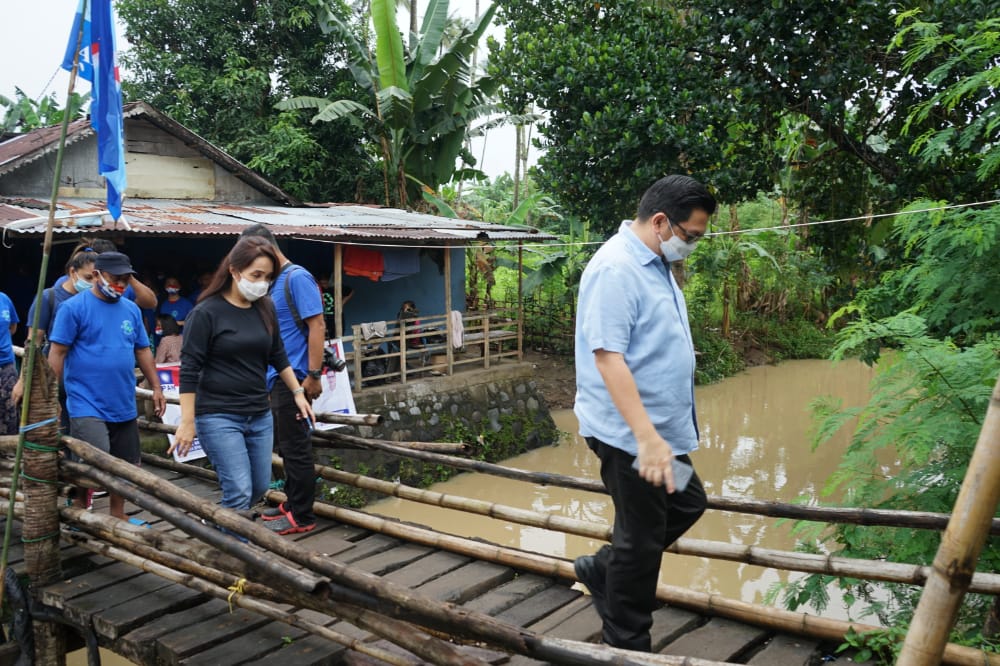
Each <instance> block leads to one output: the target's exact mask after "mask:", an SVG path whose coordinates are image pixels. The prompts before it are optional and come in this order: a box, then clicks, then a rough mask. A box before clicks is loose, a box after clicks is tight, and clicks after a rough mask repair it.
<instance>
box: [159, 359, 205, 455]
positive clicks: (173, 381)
mask: <svg viewBox="0 0 1000 666" xmlns="http://www.w3.org/2000/svg"><path fill="white" fill-rule="evenodd" d="M156 374H157V375H158V376H159V378H160V386H162V387H163V395H164V396H165V397H168V398H178V397H180V394H181V393H180V390H181V376H180V375H181V366H180V364H179V363H164V364H162V365H157V366H156ZM163 422H164V423H168V424H170V425H177V424H178V423H180V422H181V407H180V405H171V404H169V403H168V404H167V411H165V412H164V413H163ZM167 439H169V440H170V444H171V445H172V444H173V443H174V436H173V435H167ZM206 455H208V454H206V453H205V452H204V451H203V450H202V448H201V444H200V443H199V442H198V438H197V437H195V438H194V444H192V445H191V450H190V451H188V452H187V455H185V456H179V455H177V451H174V460H176V461H177V462H187V461H188V460H197V459H198V458H204V457H206Z"/></svg>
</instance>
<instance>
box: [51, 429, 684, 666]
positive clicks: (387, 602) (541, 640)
mask: <svg viewBox="0 0 1000 666" xmlns="http://www.w3.org/2000/svg"><path fill="white" fill-rule="evenodd" d="M63 442H64V443H66V445H67V446H68V447H69V448H70V449H71V450H72V451H73V452H74V453H75V454H77V455H78V456H80V458H82V459H83V460H85V461H86V462H88V463H90V464H91V465H96V466H99V467H100V469H98V468H97V467H88V466H87V465H82V464H79V463H70V462H66V461H64V462H63V465H65V466H66V468H67V469H69V470H71V471H73V472H74V473H77V474H81V475H85V476H90V477H91V478H94V479H95V480H96V481H98V482H99V483H102V484H104V485H106V487H108V488H109V489H110V490H114V491H115V492H117V493H119V494H121V495H123V496H125V498H126V499H128V500H129V501H132V502H133V503H135V504H137V505H138V506H140V507H143V508H146V509H148V510H150V511H152V512H153V513H155V514H157V515H159V516H161V517H163V518H164V519H166V520H167V521H168V522H170V523H171V524H174V525H178V523H180V522H182V519H181V517H180V512H179V511H178V510H177V509H180V510H182V511H190V512H192V513H195V514H197V515H200V516H202V517H203V518H208V519H211V520H213V521H215V522H216V523H217V524H218V525H220V526H222V527H224V528H226V529H227V530H231V531H233V532H236V533H237V534H240V535H242V536H245V537H247V538H249V539H250V540H251V541H253V542H254V543H256V544H257V545H259V546H261V547H263V548H266V549H267V550H268V551H270V553H271V554H269V555H267V556H264V555H260V554H258V553H256V552H254V551H255V549H250V548H246V547H238V548H236V547H233V544H235V543H237V542H235V541H233V540H230V539H227V538H226V537H224V536H223V535H221V533H216V534H217V535H218V536H215V535H212V534H209V535H207V536H208V538H205V536H203V535H202V534H199V535H198V536H199V538H205V540H206V541H209V542H210V543H213V545H215V546H216V547H221V548H222V549H224V550H226V551H227V552H229V554H231V555H233V556H235V557H239V558H241V559H244V560H245V561H246V562H247V563H248V564H250V565H252V566H253V567H254V570H255V571H256V572H258V574H263V575H267V574H269V573H271V570H272V569H273V567H274V564H275V563H276V562H278V558H275V557H273V555H278V556H279V557H281V558H284V559H287V560H289V561H292V562H295V563H297V564H299V565H301V566H303V567H306V568H307V569H309V570H310V571H312V572H316V573H318V574H320V575H323V576H327V577H329V579H330V580H331V581H332V583H331V584H329V586H328V587H326V588H324V589H323V590H322V592H324V593H328V594H330V595H331V596H333V598H335V599H337V600H338V601H343V602H345V603H350V604H356V605H361V606H364V607H365V608H369V609H370V610H374V611H377V612H380V613H383V614H386V615H389V616H391V617H396V618H399V619H403V620H407V621H413V622H416V623H418V624H420V625H422V626H426V627H429V628H431V629H436V630H439V631H444V632H447V633H449V634H454V635H458V636H461V637H465V638H471V639H475V640H481V641H485V642H487V643H490V644H493V645H497V646H499V647H501V648H502V649H505V650H508V651H511V652H516V653H518V654H522V655H525V656H528V657H533V658H536V659H543V660H551V659H555V658H557V657H558V658H559V659H560V660H564V659H567V655H572V660H573V662H574V663H577V664H604V663H609V659H611V656H609V655H610V654H611V653H613V658H614V663H616V664H641V663H650V664H691V663H693V662H691V661H690V660H688V661H683V659H685V658H675V660H674V661H669V660H664V659H665V658H662V657H661V656H660V655H649V656H647V655H641V654H639V653H631V652H627V651H619V652H614V651H613V650H611V649H603V650H600V651H598V652H595V651H594V647H595V646H592V645H587V644H585V643H580V642H577V641H559V640H557V639H550V638H548V637H545V636H540V635H538V634H536V633H534V632H532V631H530V630H527V629H524V628H522V627H517V626H514V625H511V624H509V623H506V622H503V621H501V620H498V619H496V618H493V617H490V616H488V615H485V614H483V613H478V612H474V611H469V610H468V609H463V608H459V607H456V606H455V605H454V604H451V603H442V602H438V601H435V600H432V599H428V598H427V597H425V596H423V595H422V594H421V593H419V592H415V591H413V590H409V589H407V588H405V587H403V586H401V585H398V584H395V583H392V582H389V581H386V580H384V579H382V578H381V577H379V576H375V575H372V574H369V573H367V572H364V571H358V570H356V569H353V568H351V567H349V566H347V565H345V564H342V563H340V562H337V561H335V560H332V559H330V558H328V557H325V556H324V555H322V554H320V553H316V552H314V551H310V550H307V549H303V548H301V546H299V545H298V544H295V543H293V542H290V541H286V540H284V539H282V538H281V537H280V536H278V535H276V534H274V533H273V532H271V531H270V530H268V529H267V528H265V527H261V526H258V525H255V524H253V523H251V522H249V521H246V520H243V519H240V518H239V517H238V516H237V515H236V514H234V513H233V512H231V511H228V510H226V509H222V508H219V507H216V506H214V505H211V504H209V503H208V502H205V501H204V500H201V499H200V498H197V497H195V496H193V495H192V494H191V493H188V492H186V491H184V490H182V489H180V488H177V487H175V486H173V485H172V484H170V483H167V482H164V481H162V480H161V479H159V478H157V477H156V476H154V475H152V474H150V473H149V472H147V471H145V470H143V469H142V468H140V467H136V466H134V465H130V464H128V463H126V462H124V461H121V460H118V459H117V458H114V457H112V456H111V455H110V454H107V453H105V452H103V451H100V450H98V449H96V448H94V447H92V446H90V445H89V444H87V443H86V442H83V441H80V440H78V439H75V438H72V437H64V438H63ZM105 469H107V470H110V473H109V472H105V471H104V470H105ZM131 484H136V486H142V487H147V488H149V489H151V490H153V489H155V490H154V492H156V493H157V494H158V496H159V497H163V498H164V499H166V500H168V501H169V502H170V504H167V503H166V502H163V501H161V500H160V499H158V497H152V496H150V495H148V494H146V493H145V492H141V491H139V492H137V491H138V488H137V487H136V486H133V485H131ZM190 522H194V521H190ZM198 525H199V526H200V523H198ZM178 526H179V525H178ZM181 529H184V531H188V529H187V528H186V527H182V528H181ZM208 531H209V532H214V530H212V529H211V528H208ZM189 533H190V532H189ZM262 560H267V561H270V562H271V565H272V566H271V567H269V566H267V565H266V564H265V563H263V562H262ZM303 591H310V592H316V591H317V590H303Z"/></svg>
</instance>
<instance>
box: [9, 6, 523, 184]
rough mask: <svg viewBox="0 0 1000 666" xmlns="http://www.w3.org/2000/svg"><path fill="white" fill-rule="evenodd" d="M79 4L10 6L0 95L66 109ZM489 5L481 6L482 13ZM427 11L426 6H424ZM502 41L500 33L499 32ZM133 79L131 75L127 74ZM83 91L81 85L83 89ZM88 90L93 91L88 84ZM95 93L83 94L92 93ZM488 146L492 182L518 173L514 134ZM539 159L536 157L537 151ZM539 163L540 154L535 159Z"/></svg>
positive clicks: (485, 163) (494, 135)
mask: <svg viewBox="0 0 1000 666" xmlns="http://www.w3.org/2000/svg"><path fill="white" fill-rule="evenodd" d="M77 4H78V2H77V0H10V1H9V2H7V3H6V5H7V6H6V7H5V8H4V12H3V14H4V16H3V20H2V21H0V95H4V96H6V97H13V96H14V89H15V87H17V88H21V90H23V91H24V93H25V94H26V95H27V96H28V97H30V98H31V99H38V98H40V97H41V96H43V95H48V94H49V93H52V92H55V93H56V99H58V100H59V105H60V106H62V105H63V104H65V99H66V87H67V86H68V85H69V73H68V72H66V71H65V70H63V69H61V68H60V67H59V63H61V62H62V57H63V53H64V52H65V50H66V43H67V41H68V39H69V31H70V28H71V26H72V23H73V15H74V14H75V13H76V8H77ZM488 4H489V0H481V1H480V5H481V9H480V11H482V10H483V9H485V8H486V7H487V6H488ZM420 5H421V6H426V0H421V2H420ZM450 11H451V12H452V13H458V14H459V15H460V16H466V17H469V18H473V17H474V16H475V0H452V1H451V3H450ZM399 20H400V24H401V25H406V23H405V22H406V21H407V18H406V16H405V13H402V12H401V13H400V17H399ZM493 34H494V35H495V36H497V37H499V36H500V32H499V31H497V30H494V31H493ZM124 76H125V78H126V79H127V77H128V73H127V72H126V73H125V74H124ZM77 85H78V86H80V85H81V84H80V83H78V84H77ZM83 85H87V86H89V84H87V83H85V82H84V83H83ZM88 89H89V88H83V89H81V88H79V87H78V91H80V92H87V90H88ZM485 148H486V150H485V153H484V152H483V140H482V139H479V140H476V141H473V154H474V155H475V157H476V159H481V160H482V161H481V163H480V165H479V166H480V168H482V169H483V171H485V172H486V173H487V174H488V175H489V176H490V177H496V176H498V175H500V174H502V173H504V172H508V173H511V174H513V172H514V129H513V128H511V127H502V128H498V129H496V130H493V131H492V132H490V134H489V135H488V136H487V137H486V143H485ZM532 153H534V151H532ZM529 160H530V161H531V162H532V163H533V162H534V154H532V155H531V156H530V157H529Z"/></svg>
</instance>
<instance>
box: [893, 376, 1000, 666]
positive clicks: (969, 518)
mask: <svg viewBox="0 0 1000 666" xmlns="http://www.w3.org/2000/svg"><path fill="white" fill-rule="evenodd" d="M998 503H1000V379H998V380H997V383H996V385H994V387H993V394H992V395H991V396H990V404H989V407H988V408H987V409H986V417H985V418H984V419H983V427H982V428H981V429H980V431H979V440H978V441H977V442H976V448H975V450H973V452H972V459H971V460H970V461H969V467H968V469H967V470H966V473H965V479H964V480H963V481H962V488H961V490H960V491H959V493H958V498H957V499H956V500H955V508H954V509H953V511H952V520H951V521H950V522H949V523H948V529H946V530H945V532H944V535H943V536H942V538H941V545H940V546H939V547H938V552H937V555H936V556H935V557H934V563H933V565H932V573H931V576H930V579H929V580H928V581H927V586H926V587H925V589H924V593H923V594H922V595H921V597H920V602H919V603H918V604H917V611H916V613H915V614H914V616H913V621H912V622H911V623H910V629H909V631H907V632H906V639H905V640H904V642H903V650H902V652H900V654H899V661H897V662H896V663H897V664H899V665H900V666H924V665H930V664H936V663H938V661H939V660H940V658H941V653H942V652H943V651H944V649H945V645H946V644H947V642H948V635H949V634H950V633H951V630H952V627H954V626H955V619H956V617H957V616H958V608H959V606H960V605H961V603H962V598H963V597H964V596H965V592H966V590H967V588H968V587H969V581H970V579H971V578H972V575H973V573H974V571H975V569H976V563H977V562H978V561H979V554H980V552H981V551H982V549H983V544H984V543H985V542H986V536H987V534H988V531H989V525H990V521H991V520H992V518H993V514H994V513H995V512H996V509H997V504H998Z"/></svg>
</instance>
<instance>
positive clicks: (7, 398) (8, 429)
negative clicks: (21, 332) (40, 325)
mask: <svg viewBox="0 0 1000 666" xmlns="http://www.w3.org/2000/svg"><path fill="white" fill-rule="evenodd" d="M18 321H20V319H18V317H17V310H16V309H14V301H12V300H10V298H9V297H8V296H7V294H5V293H3V292H2V291H0V435H16V434H17V406H16V403H15V402H14V400H13V396H12V395H11V393H12V392H13V390H14V384H15V383H16V382H17V367H16V366H15V365H14V346H13V343H11V338H10V336H12V335H14V331H16V330H17V322H18Z"/></svg>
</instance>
